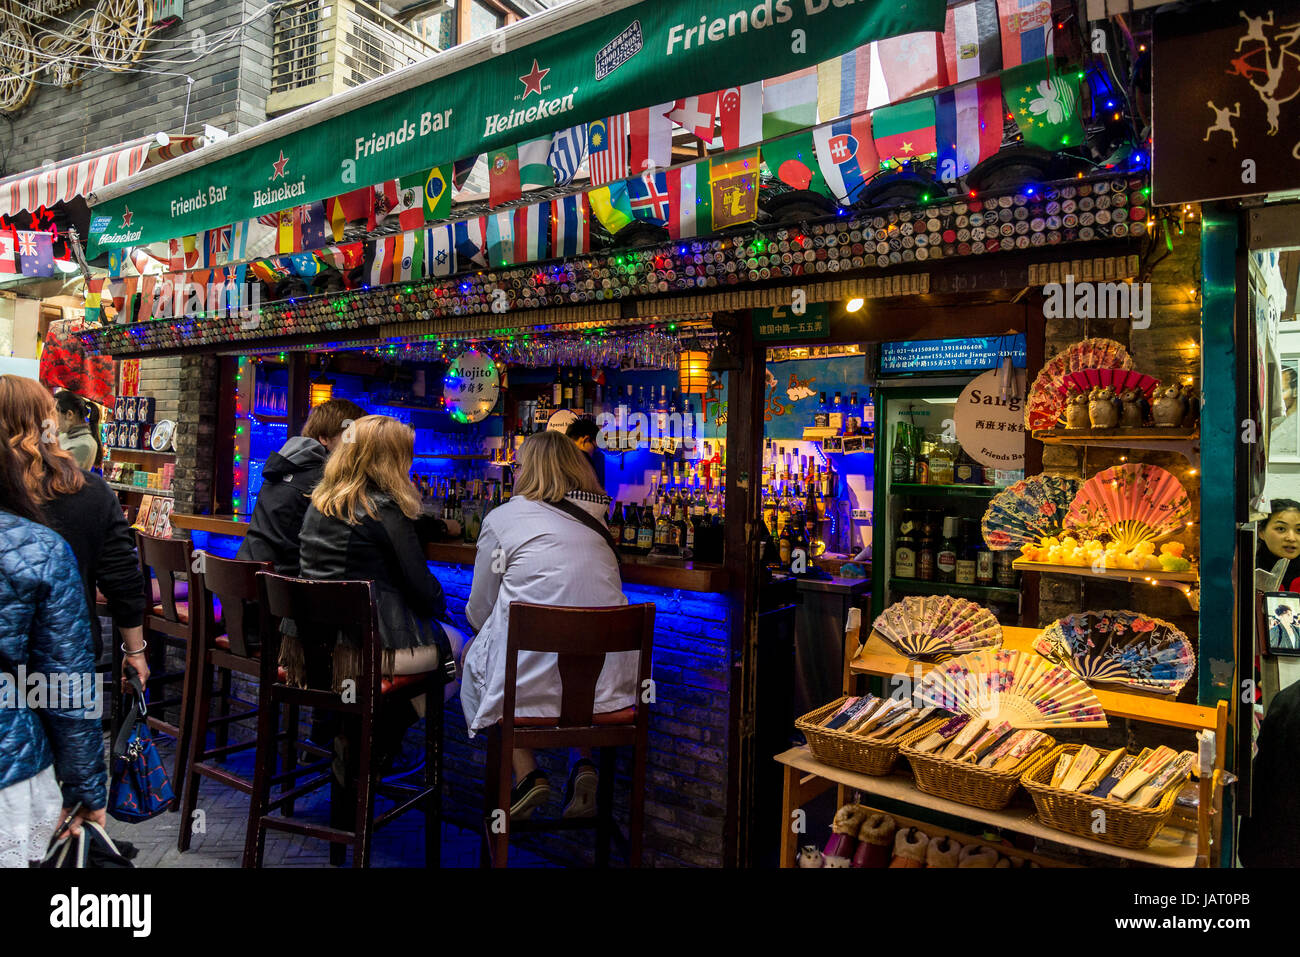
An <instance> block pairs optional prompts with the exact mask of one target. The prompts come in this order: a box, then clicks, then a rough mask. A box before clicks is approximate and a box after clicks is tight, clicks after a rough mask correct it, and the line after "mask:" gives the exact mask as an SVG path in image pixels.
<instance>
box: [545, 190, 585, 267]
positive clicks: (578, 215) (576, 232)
mask: <svg viewBox="0 0 1300 957" xmlns="http://www.w3.org/2000/svg"><path fill="white" fill-rule="evenodd" d="M551 238H552V247H551V255H552V256H553V257H554V258H556V259H567V258H568V257H569V256H580V255H582V254H583V253H589V252H591V207H590V205H588V203H587V194H586V193H579V194H578V195H577V196H563V197H561V198H559V199H556V200H552V201H551Z"/></svg>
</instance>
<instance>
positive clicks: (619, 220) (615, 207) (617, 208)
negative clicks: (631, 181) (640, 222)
mask: <svg viewBox="0 0 1300 957" xmlns="http://www.w3.org/2000/svg"><path fill="white" fill-rule="evenodd" d="M588 197H589V199H590V201H591V213H592V215H593V216H595V217H596V219H597V220H598V221H599V222H600V224H601V225H602V226H604V227H605V229H606V230H608V231H609V234H610V235H611V236H612V235H614V234H615V233H617V232H618V231H619V230H620V229H622V228H623V227H624V226H626V225H628V223H630V222H632V220H633V219H635V217H634V216H633V215H632V202H631V200H630V199H629V198H628V194H627V181H626V180H619V181H618V182H617V183H610V184H609V185H608V186H602V187H600V189H593V190H592V191H591V192H590V193H589V194H588Z"/></svg>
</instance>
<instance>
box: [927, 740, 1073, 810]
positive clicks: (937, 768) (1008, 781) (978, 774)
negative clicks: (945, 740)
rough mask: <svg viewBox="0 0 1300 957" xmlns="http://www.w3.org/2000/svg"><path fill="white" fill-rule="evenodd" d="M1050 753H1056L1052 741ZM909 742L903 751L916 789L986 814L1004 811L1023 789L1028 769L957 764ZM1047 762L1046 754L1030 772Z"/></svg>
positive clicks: (959, 762) (1033, 764) (1034, 762)
mask: <svg viewBox="0 0 1300 957" xmlns="http://www.w3.org/2000/svg"><path fill="white" fill-rule="evenodd" d="M1049 742H1050V743H1049V746H1048V748H1047V751H1048V752H1049V753H1051V752H1052V750H1053V749H1052V748H1051V743H1055V742H1051V739H1049ZM911 744H912V742H911V741H908V742H907V744H906V745H904V747H903V748H902V752H903V756H904V757H906V758H907V760H908V763H909V764H911V765H912V773H913V774H914V775H915V776H916V786H917V788H918V789H919V790H921V791H924V792H925V793H926V794H933V795H934V796H935V797H941V798H947V799H948V800H949V801H956V802H957V803H958V804H969V805H971V806H972V807H982V808H984V809H985V810H986V811H1000V810H1002V809H1003V808H1004V807H1006V806H1007V805H1008V804H1010V803H1011V798H1012V797H1013V796H1014V795H1015V793H1016V788H1018V787H1019V786H1020V778H1021V776H1022V775H1023V774H1025V773H1026V769H1025V768H1021V769H1019V770H1016V771H993V770H990V769H989V768H981V767H979V766H978V765H975V764H971V763H970V762H968V761H954V760H952V759H951V758H942V757H939V756H938V755H935V754H925V753H922V752H920V751H917V750H916V749H915V748H912V747H909V746H908V745H911ZM1042 761H1043V757H1042V755H1040V756H1039V758H1037V759H1034V760H1032V761H1031V763H1030V765H1029V770H1033V769H1034V768H1037V767H1038V765H1039V764H1041V763H1042Z"/></svg>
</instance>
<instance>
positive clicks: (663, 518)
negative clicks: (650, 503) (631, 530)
mask: <svg viewBox="0 0 1300 957" xmlns="http://www.w3.org/2000/svg"><path fill="white" fill-rule="evenodd" d="M654 550H655V554H658V555H676V554H677V530H676V529H675V528H673V524H672V522H671V521H669V519H668V501H667V499H665V500H664V501H663V502H662V503H661V504H660V506H659V517H658V518H656V519H655V542H654Z"/></svg>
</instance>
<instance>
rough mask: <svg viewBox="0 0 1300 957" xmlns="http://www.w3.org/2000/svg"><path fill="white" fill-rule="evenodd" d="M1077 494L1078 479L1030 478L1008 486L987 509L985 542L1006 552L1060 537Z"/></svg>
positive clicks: (982, 524)
mask: <svg viewBox="0 0 1300 957" xmlns="http://www.w3.org/2000/svg"><path fill="white" fill-rule="evenodd" d="M1078 491H1079V480H1078V479H1073V478H1062V477H1061V476H1059V475H1031V476H1029V478H1027V479H1022V480H1021V481H1019V482H1015V483H1013V484H1011V485H1008V486H1007V487H1006V488H1005V489H1003V490H1002V491H1001V492H999V493H998V494H997V495H995V496H994V497H993V499H992V501H990V502H989V505H988V508H986V509H985V510H984V519H983V521H981V522H980V530H981V531H982V532H983V533H984V541H985V543H986V544H987V545H988V547H989V548H991V549H993V550H994V551H1007V550H1009V549H1018V548H1019V547H1020V546H1021V545H1023V544H1025V543H1026V542H1035V543H1036V542H1039V541H1041V540H1042V539H1043V538H1044V537H1047V536H1053V535H1057V534H1058V533H1059V532H1060V531H1061V529H1062V527H1064V524H1063V523H1064V522H1065V513H1066V512H1067V511H1069V508H1070V503H1071V502H1073V501H1074V496H1075V495H1076V494H1077V493H1078Z"/></svg>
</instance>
